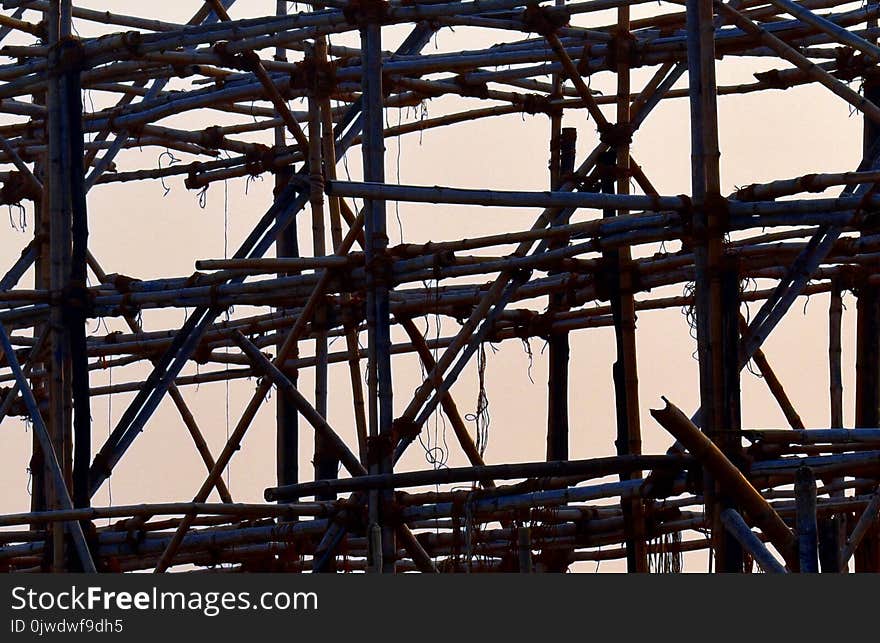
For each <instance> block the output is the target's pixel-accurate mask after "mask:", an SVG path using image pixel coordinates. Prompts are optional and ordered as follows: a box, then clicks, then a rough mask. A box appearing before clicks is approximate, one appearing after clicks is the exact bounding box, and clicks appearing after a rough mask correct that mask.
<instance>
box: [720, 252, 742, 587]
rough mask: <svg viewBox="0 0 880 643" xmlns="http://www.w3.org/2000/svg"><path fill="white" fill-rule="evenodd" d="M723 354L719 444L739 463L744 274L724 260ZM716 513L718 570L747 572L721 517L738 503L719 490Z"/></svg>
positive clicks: (738, 549) (738, 547)
mask: <svg viewBox="0 0 880 643" xmlns="http://www.w3.org/2000/svg"><path fill="white" fill-rule="evenodd" d="M720 270H721V280H720V281H721V283H720V288H721V310H720V313H721V315H720V316H721V327H722V337H721V351H722V355H721V358H722V361H723V363H724V364H725V365H726V366H727V367H726V368H724V369H723V371H722V377H723V381H722V404H721V408H720V411H721V413H720V415H721V421H722V425H721V429H720V430H719V431H718V433H717V435H718V437H717V439H716V443H717V444H718V446H719V447H720V448H721V450H722V451H723V452H724V454H725V455H727V456H728V457H729V458H732V459H733V460H734V461H737V460H738V458H737V455H738V452H739V450H740V445H741V439H740V436H739V432H740V430H741V429H742V420H741V395H740V369H739V353H740V326H739V324H740V312H739V308H740V275H739V267H738V266H737V263H736V261H735V260H734V259H732V258H730V259H727V258H724V257H722V260H721V266H720ZM716 492H717V503H716V514H715V515H713V523H712V525H713V528H715V529H719V530H720V531H721V533H720V534H718V538H717V539H716V541H715V542H716V556H717V557H716V562H717V569H718V571H723V572H742V571H743V560H744V559H743V546H742V544H741V543H740V542H739V541H738V540H737V539H736V538H734V537H733V536H732V534H730V532H729V531H728V530H726V529H724V527H723V524H722V522H721V514H722V513H723V511H724V510H725V509H729V508H734V509H736V508H737V507H736V502H735V500H734V498H732V497H731V496H730V495H729V494H728V493H726V492H724V491H723V490H721V489H716Z"/></svg>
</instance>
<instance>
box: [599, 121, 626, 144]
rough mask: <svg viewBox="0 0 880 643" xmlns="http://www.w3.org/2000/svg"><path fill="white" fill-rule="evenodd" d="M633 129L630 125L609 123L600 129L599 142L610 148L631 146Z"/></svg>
mask: <svg viewBox="0 0 880 643" xmlns="http://www.w3.org/2000/svg"><path fill="white" fill-rule="evenodd" d="M632 137H633V128H632V125H630V124H629V123H608V124H606V125H603V126H601V127H599V140H600V141H602V142H603V143H605V144H606V145H608V146H610V147H618V146H621V145H630V144H631V143H632Z"/></svg>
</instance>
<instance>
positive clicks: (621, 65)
mask: <svg viewBox="0 0 880 643" xmlns="http://www.w3.org/2000/svg"><path fill="white" fill-rule="evenodd" d="M629 24H630V8H629V5H623V6H621V7H619V8H618V10H617V30H616V32H615V34H614V43H613V46H614V48H615V59H616V61H617V69H616V72H617V101H616V104H617V129H616V132H617V134H616V136H615V140H614V142H613V145H612V148H611V154H612V155H613V157H614V160H613V163H612V168H613V176H614V178H616V191H617V193H618V194H629V193H630V187H629V181H630V171H629V165H630V158H629V152H630V133H629V132H630V127H631V126H630V109H631V105H630V91H631V89H632V88H631V84H632V83H631V81H630V45H631V36H630V33H629ZM609 183H610V184H609V187H611V188H612V189H613V187H614V184H613V183H611V182H609ZM605 214H606V215H608V214H611V215H612V216H613V215H614V214H628V213H627V212H626V211H623V210H621V211H618V212H616V213H614V212H613V211H611V212H606V213H605ZM608 259H610V261H611V262H612V264H613V266H612V271H613V273H614V283H612V293H611V295H612V296H611V309H612V316H613V317H614V329H615V335H616V340H617V361H616V362H615V364H614V390H615V395H616V397H617V441H616V444H617V453H618V454H620V455H638V454H640V453H641V452H642V429H641V420H640V418H639V376H638V366H637V363H638V359H637V354H636V312H635V299H634V297H633V286H634V284H632V282H631V281H632V277H631V273H630V266H631V264H632V255H631V251H630V248H629V246H627V245H623V246H621V247H620V248H619V249H618V250H617V251H616V252H612V253H610V254H609V256H608ZM641 476H642V474H641V472H640V471H633V472H632V473H630V474H626V475H623V476H621V480H627V479H635V478H640V477H641ZM621 507H622V510H623V516H624V525H625V531H626V534H627V536H626V549H627V556H626V560H627V569H628V571H630V572H647V571H648V553H647V543H646V542H645V525H644V508H643V506H642V501H641V499H640V498H631V499H627V500H626V501H624V502H623V503H622V505H621Z"/></svg>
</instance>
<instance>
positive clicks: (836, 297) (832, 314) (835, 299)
mask: <svg viewBox="0 0 880 643" xmlns="http://www.w3.org/2000/svg"><path fill="white" fill-rule="evenodd" d="M842 316H843V293H842V292H841V288H840V282H839V281H838V280H832V283H831V303H830V305H829V307H828V380H829V393H830V396H831V424H830V427H831V428H832V429H842V428H843V367H842V365H841V355H842V350H841V343H840V337H841V318H842Z"/></svg>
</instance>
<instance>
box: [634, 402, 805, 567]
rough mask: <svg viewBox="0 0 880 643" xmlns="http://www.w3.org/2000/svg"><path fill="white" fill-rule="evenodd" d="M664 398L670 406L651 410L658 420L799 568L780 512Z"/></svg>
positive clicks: (795, 549) (792, 540) (792, 539)
mask: <svg viewBox="0 0 880 643" xmlns="http://www.w3.org/2000/svg"><path fill="white" fill-rule="evenodd" d="M663 401H664V402H666V408H664V409H651V415H652V416H653V417H654V419H655V420H657V422H659V423H660V426H662V427H663V428H664V429H666V430H667V431H669V433H671V434H672V436H673V437H674V438H676V439H677V440H678V441H679V442H681V443H682V444H683V445H684V446H685V448H686V449H687V450H688V451H690V453H691V455H693V456H694V457H695V458H696V459H697V460H699V462H700V463H701V464H702V465H703V466H704V467H705V468H706V469H707V470H708V471H709V473H711V474H712V476H713V477H714V478H715V479H716V480H717V481H718V484H719V485H721V487H722V488H723V489H724V491H725V492H726V493H728V494H730V495H731V496H732V497H733V498H734V499H735V500H736V501H737V503H738V504H740V505H741V506H742V508H743V509H744V510H745V512H746V514H747V515H748V517H749V519H750V520H751V521H752V522H753V523H754V524H755V525H757V526H758V527H759V528H760V529H761V531H763V532H764V533H765V534H766V535H767V537H768V538H769V539H770V542H771V543H773V545H774V547H776V549H777V550H779V553H780V554H782V557H783V558H784V559H785V562H786V563H787V564H788V567H789V569H791V570H792V571H797V570H798V569H799V564H798V563H799V559H798V547H797V539H796V538H795V536H794V534H793V533H792V532H791V530H790V529H789V528H788V526H787V525H786V524H785V522H783V520H782V518H780V517H779V514H777V513H776V511H775V510H774V509H773V507H771V506H770V504H769V503H768V502H767V501H766V500H765V499H764V497H763V496H762V495H761V494H760V493H759V492H758V491H757V490H756V489H755V488H754V487H753V486H752V485H751V483H750V482H749V481H748V480H747V479H746V477H745V476H744V475H743V474H742V472H741V471H740V470H739V469H737V468H736V467H735V466H734V465H733V463H732V462H731V461H730V460H728V459H727V457H726V456H725V455H724V454H723V453H722V452H721V450H720V449H719V448H718V447H717V446H715V444H714V443H713V442H712V441H711V440H710V439H709V438H708V437H707V436H706V434H704V433H703V432H702V431H700V429H699V428H697V426H696V425H695V424H694V423H693V422H691V421H690V419H688V417H687V416H686V415H685V414H684V413H682V412H681V409H679V408H678V407H677V406H675V405H674V404H672V403H671V402H669V400H667V399H666V398H663Z"/></svg>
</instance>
